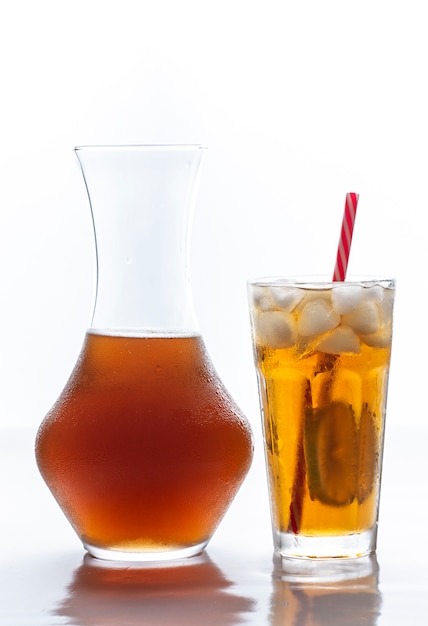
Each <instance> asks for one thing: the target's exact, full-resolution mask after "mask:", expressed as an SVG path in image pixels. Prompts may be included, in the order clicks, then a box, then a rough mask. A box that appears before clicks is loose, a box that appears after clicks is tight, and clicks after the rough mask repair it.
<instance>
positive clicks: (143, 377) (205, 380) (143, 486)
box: [36, 147, 252, 560]
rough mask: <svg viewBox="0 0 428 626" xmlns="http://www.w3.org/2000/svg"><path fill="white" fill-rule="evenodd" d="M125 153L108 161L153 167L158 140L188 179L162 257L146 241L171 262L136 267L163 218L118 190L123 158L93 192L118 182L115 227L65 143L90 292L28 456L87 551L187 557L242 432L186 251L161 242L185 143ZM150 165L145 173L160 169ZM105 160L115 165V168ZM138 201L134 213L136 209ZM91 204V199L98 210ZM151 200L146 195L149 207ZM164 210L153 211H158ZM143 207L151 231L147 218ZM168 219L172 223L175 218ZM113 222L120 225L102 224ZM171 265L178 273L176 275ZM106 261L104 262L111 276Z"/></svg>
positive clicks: (246, 449)
mask: <svg viewBox="0 0 428 626" xmlns="http://www.w3.org/2000/svg"><path fill="white" fill-rule="evenodd" d="M85 150H86V151H89V153H90V155H89V156H90V159H89V160H91V159H93V160H94V163H95V164H98V160H99V159H98V158H95V159H94V154H93V153H92V150H91V149H85ZM98 150H100V151H101V152H102V155H101V156H102V159H101V160H103V159H105V155H106V152H107V157H109V159H110V160H111V157H114V158H113V161H115V159H116V156H117V152H118V149H117V148H116V149H115V148H108V149H106V148H105V149H101V148H99V149H96V151H98ZM130 151H131V156H129V154H128V153H129V150H125V149H124V148H122V149H120V150H119V152H121V154H120V155H119V156H120V157H121V158H120V159H119V160H120V161H121V162H122V161H123V158H122V157H123V156H126V160H128V163H127V164H125V165H126V167H127V166H128V165H129V159H131V161H132V160H137V161H138V164H139V165H138V167H136V168H135V170H134V174H135V173H136V172H138V171H140V176H141V177H143V178H144V175H145V174H146V170H145V168H142V163H141V158H140V157H141V153H143V157H144V158H143V161H144V160H147V158H148V157H150V162H151V163H152V157H153V152H154V161H155V162H156V163H157V165H158V168H161V165H162V163H163V161H164V158H165V155H166V157H167V158H171V154H170V153H171V152H172V153H173V159H172V160H173V161H174V162H175V161H177V160H178V162H179V164H182V165H183V168H182V169H181V178H183V177H187V178H186V180H185V181H184V182H183V181H182V182H181V183H180V184H181V191H184V192H185V198H186V201H184V202H182V205H183V206H182V208H181V215H184V214H185V217H184V218H183V219H184V222H183V220H181V219H180V220H178V222H177V218H176V217H173V221H175V226H174V230H175V232H174V233H171V232H169V234H167V239H168V241H169V243H170V244H171V249H170V250H169V255H170V259H169V261H168V259H165V258H163V255H165V254H167V252H168V251H167V250H166V249H163V253H162V254H159V252H157V253H156V254H158V257H157V259H158V261H159V263H160V264H161V265H162V269H163V271H167V270H168V266H169V263H171V264H172V265H171V266H170V267H171V271H172V272H173V273H174V276H175V279H174V280H172V281H171V277H169V276H165V277H162V276H161V275H160V274H159V273H158V272H159V267H158V266H157V267H155V268H153V267H149V268H147V267H145V264H146V263H149V264H150V263H151V262H153V261H154V262H156V258H155V259H153V258H152V259H150V258H148V257H147V246H146V249H145V252H144V251H142V250H141V249H140V248H139V245H141V246H143V248H144V246H145V243H144V237H150V239H151V241H150V249H154V248H156V246H160V247H162V246H163V245H164V242H162V236H163V235H162V232H163V230H164V229H166V230H168V224H165V227H163V226H162V221H159V219H158V216H157V215H155V216H153V215H152V214H151V212H150V210H148V209H147V208H146V210H145V211H144V207H145V206H147V193H145V194H141V189H140V193H139V194H138V193H137V191H138V190H136V189H135V186H134V188H133V189H130V188H129V185H130V184H131V183H132V181H131V183H130V180H129V179H127V177H126V176H125V173H126V172H127V171H128V170H127V169H126V167H125V166H124V167H123V168H122V169H121V167H114V168H113V169H114V172H113V174H112V173H111V172H105V176H106V181H105V186H106V188H107V189H106V190H103V193H108V188H109V186H111V185H113V187H114V188H115V189H116V190H117V188H118V187H120V185H119V182H120V183H121V184H122V185H123V184H125V183H124V181H126V180H127V185H128V186H126V185H125V186H126V189H125V193H124V195H125V203H124V205H119V206H118V215H119V216H122V219H125V220H128V225H127V227H126V228H125V225H124V224H122V225H120V224H119V223H120V221H121V218H120V217H118V215H117V214H114V213H112V214H111V215H110V218H109V219H110V225H107V226H106V224H105V220H104V222H103V219H104V218H101V219H100V223H101V222H102V225H100V228H98V222H97V217H98V208H97V209H95V208H94V205H95V202H98V198H93V197H92V193H91V176H92V173H93V172H92V170H93V165H94V164H93V163H92V162H91V163H86V162H85V156H84V155H83V156H82V155H79V154H78V157H79V161H80V162H81V165H82V171H83V174H84V177H85V181H86V184H87V187H88V193H89V197H90V201H91V207H92V213H93V215H94V225H95V235H96V240H97V254H98V265H99V267H98V279H99V283H98V290H97V303H96V307H95V312H94V318H93V322H92V325H91V327H90V328H89V330H88V332H87V334H86V338H85V341H84V344H83V347H82V351H81V354H80V356H79V359H78V361H77V363H76V366H75V368H74V371H73V373H72V374H71V376H70V379H69V381H68V383H67V385H66V387H65V389H64V391H63V392H62V394H61V395H60V397H59V399H58V400H57V402H56V404H55V405H54V406H53V408H52V410H51V411H50V412H49V413H48V415H47V416H46V418H45V419H44V421H43V422H42V424H41V426H40V429H39V432H38V435H37V441H36V458H37V463H38V466H39V469H40V471H41V474H42V476H43V478H44V480H45V481H46V483H47V485H48V487H49V488H50V490H51V491H52V493H53V495H54V497H55V498H56V500H57V501H58V503H59V505H60V506H61V508H62V510H63V511H64V513H65V515H66V516H67V518H68V519H69V521H70V523H71V524H72V526H73V527H74V529H75V531H76V533H77V534H78V536H79V537H80V539H81V540H82V542H83V544H84V546H85V548H86V549H87V550H88V551H89V552H90V553H91V554H92V555H93V556H96V557H100V558H105V559H125V560H157V559H169V558H175V557H183V556H191V555H194V554H197V553H199V552H201V551H202V550H203V548H204V547H205V546H206V545H207V543H208V541H209V539H210V538H211V536H212V534H213V533H214V531H215V529H216V527H217V526H218V524H219V522H220V521H221V519H222V517H223V515H224V514H225V512H226V510H227V508H228V507H229V505H230V503H231V501H232V500H233V498H234V496H235V495H236V492H237V490H238V489H239V486H240V484H241V483H242V481H243V479H244V478H245V476H246V474H247V472H248V469H249V467H250V464H251V459H252V434H251V430H250V427H249V424H248V422H247V420H246V418H245V417H244V416H243V414H242V413H241V412H240V410H239V409H238V407H237V406H236V405H235V403H234V402H233V400H232V398H231V397H230V395H229V394H228V392H227V391H226V389H225V388H224V386H223V384H222V383H221V381H220V379H219V377H218V375H217V373H216V371H215V369H214V367H213V365H212V363H211V361H210V358H209V356H208V354H207V351H206V349H205V346H204V342H203V339H202V337H201V335H200V333H199V332H198V330H197V325H196V322H195V320H194V315H193V310H192V306H191V293H190V289H189V281H188V276H187V257H186V255H187V252H184V256H183V257H182V258H181V257H180V255H179V254H178V253H177V254H174V249H175V248H174V246H176V250H177V251H178V250H180V254H181V251H182V250H183V237H184V238H185V239H187V234H188V230H189V219H188V215H189V213H190V209H191V204H192V193H193V191H192V190H193V188H194V186H195V176H196V173H197V170H198V167H199V160H200V154H199V153H198V148H197V147H173V148H169V149H168V148H166V147H162V148H144V147H139V148H137V147H132V148H131V149H130ZM123 152H125V154H123ZM148 153H150V154H148ZM166 153H168V154H166ZM95 156H97V157H98V156H99V155H98V154H96V155H95ZM159 156H161V159H160V160H159ZM194 159H196V165H195V162H194ZM104 165H105V162H104ZM158 168H156V167H155V168H154V170H153V171H157V175H158V176H159V169H158ZM192 168H193V174H192V172H191V171H192ZM101 169H102V168H101ZM87 170H88V171H87ZM117 170H119V177H117V176H115V173H117ZM189 170H190V173H189ZM88 172H89V173H88ZM109 174H110V176H109ZM177 175H178V174H177ZM96 177H97V179H96V180H94V188H95V192H94V195H95V196H96V195H97V192H96V187H97V185H101V186H102V177H101V178H100V173H99V172H98V173H97V174H96ZM112 179H113V182H112ZM159 180H160V178H159ZM140 182H141V181H140ZM140 182H138V183H137V184H140ZM152 182H153V181H152ZM169 183H170V181H168V180H166V181H165V187H164V189H163V190H161V189H160V190H159V193H160V195H161V196H162V194H164V193H165V188H168V184H169ZM132 184H133V183H132ZM132 184H131V187H132ZM156 186H157V185H156ZM189 189H191V191H192V193H190V195H189ZM131 191H133V193H131ZM179 192H180V190H179ZM170 193H172V192H171V189H169V191H168V194H170ZM126 196H128V200H126ZM136 196H138V197H137V198H136ZM136 200H137V202H136ZM177 200H178V204H180V193H178V198H176V199H175V200H174V206H177V204H176V203H177ZM127 203H128V205H127ZM139 203H141V204H139ZM148 204H149V205H150V207H151V208H153V204H152V203H151V204H150V202H149V203H148ZM161 205H162V199H161ZM130 207H131V209H132V210H131V211H130ZM150 207H149V208H150ZM138 208H139V209H140V211H141V215H142V219H140V218H139V219H136V217H135V210H136V209H138ZM164 209H165V207H164ZM103 210H105V207H103V206H102V205H101V206H100V207H99V211H100V214H102V213H103ZM121 210H122V211H123V213H121ZM158 210H159V206H158V209H156V213H157V211H158ZM133 212H134V215H133V218H134V219H133V220H131V219H130V218H131V217H132V215H131V213H133ZM168 217H169V214H168V213H166V214H165V215H164V220H166V221H168ZM153 219H154V220H155V221H156V223H157V227H156V228H155V229H153V228H150V227H149V226H150V221H153ZM177 223H180V224H181V225H183V224H184V226H183V227H182V228H178V229H177ZM113 224H116V226H118V224H119V227H118V230H117V229H113V232H111V231H112V225H113ZM169 228H170V229H171V228H172V226H171V224H169ZM129 229H131V231H132V234H127V237H128V241H127V242H125V243H123V241H122V243H118V242H117V241H116V238H115V233H116V236H118V235H119V234H120V231H121V230H122V231H126V233H128V230H129ZM118 231H119V232H118ZM143 231H145V234H144V236H141V235H142V232H143ZM100 233H101V235H100ZM173 235H174V236H173ZM100 237H101V239H102V243H101V239H100ZM121 237H122V239H123V238H124V237H123V232H122V235H121ZM153 237H157V239H158V241H157V243H156V242H154V241H153ZM109 239H110V247H116V248H117V250H116V253H115V252H114V251H113V260H114V256H115V254H116V259H115V260H116V264H114V263H113V264H112V255H111V254H110V251H109V249H108V246H107V248H105V249H104V248H103V246H105V245H107V242H108V240H109ZM125 239H126V237H125ZM136 239H137V240H139V241H137V240H136ZM176 239H177V240H178V241H176ZM106 240H107V242H106ZM112 242H113V243H112ZM185 247H186V245H184V248H185ZM100 250H101V251H102V254H101V256H100ZM180 259H181V260H180ZM104 261H105V262H104ZM180 264H181V270H182V271H181V273H179V274H177V271H178V270H179V269H180ZM132 265H136V266H137V268H140V270H141V271H142V273H143V274H144V273H145V275H143V276H141V274H140V273H139V272H138V271H137V272H136V271H135V270H134V268H133V267H132ZM129 266H131V268H130V267H129ZM105 268H109V269H108V273H107V274H110V276H111V283H112V284H110V285H109V282H108V275H105V273H104V270H105ZM112 272H113V273H112ZM130 274H131V275H130ZM155 277H156V278H157V280H154V278H155ZM100 278H101V281H100ZM139 279H141V282H142V283H143V285H144V288H145V290H144V291H143V293H138V294H135V293H129V292H128V290H129V289H138V287H139V282H140V280H139ZM169 283H170V284H169ZM177 283H178V285H177ZM149 286H150V289H149ZM177 286H178V287H179V288H178V289H177ZM130 304H132V306H130ZM158 313H160V314H159V315H158Z"/></svg>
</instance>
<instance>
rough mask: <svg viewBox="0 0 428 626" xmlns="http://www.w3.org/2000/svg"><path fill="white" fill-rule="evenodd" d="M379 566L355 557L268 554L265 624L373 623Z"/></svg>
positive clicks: (377, 602)
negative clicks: (270, 571)
mask: <svg viewBox="0 0 428 626" xmlns="http://www.w3.org/2000/svg"><path fill="white" fill-rule="evenodd" d="M378 574H379V566H378V563H377V560H376V557H375V556H371V557H366V558H361V559H346V560H339V559H326V560H318V561H312V560H292V559H281V558H280V557H277V556H274V568H273V576H272V586H273V590H272V595H271V602H270V622H269V623H270V626H280V625H281V626H283V625H284V624H287V625H289V626H333V625H337V626H339V625H340V626H361V624H366V625H367V626H375V625H376V623H377V619H378V617H379V615H380V612H381V604H382V597H381V594H380V592H379V588H378Z"/></svg>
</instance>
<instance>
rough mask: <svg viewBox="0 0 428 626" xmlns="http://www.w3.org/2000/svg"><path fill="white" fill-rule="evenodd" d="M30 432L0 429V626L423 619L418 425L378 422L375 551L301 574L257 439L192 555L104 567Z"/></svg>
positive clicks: (425, 592) (425, 582)
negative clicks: (277, 546) (222, 511)
mask: <svg viewBox="0 0 428 626" xmlns="http://www.w3.org/2000/svg"><path fill="white" fill-rule="evenodd" d="M34 434H35V433H34V432H32V431H31V430H23V429H19V428H16V429H7V430H6V429H3V430H0V476H1V482H0V497H1V518H0V531H1V534H0V559H1V560H0V624H1V625H7V626H24V625H25V626H27V625H31V626H37V625H39V624H40V625H44V626H50V625H57V624H72V625H74V626H134V625H137V624H138V625H141V624H143V625H145V626H161V625H162V626H169V625H174V626H179V625H180V624H183V625H186V626H196V625H198V626H200V625H203V626H210V625H216V626H217V625H218V626H222V625H227V626H229V625H234V624H257V625H259V626H263V625H265V624H266V625H267V626H278V625H279V624H281V625H283V624H286V625H290V626H301V625H312V624H313V625H317V626H319V625H322V626H324V625H327V624H328V625H329V626H335V625H341V626H346V625H355V626H357V625H360V624H361V625H362V624H364V625H367V626H395V625H396V624H397V625H398V624H400V625H401V624H406V623H407V624H408V625H409V626H417V625H422V624H424V625H426V624H427V623H428V617H427V615H428V566H427V554H428V539H427V531H426V511H427V507H426V502H427V497H428V487H427V482H426V474H427V472H426V466H425V463H426V457H425V455H424V452H423V451H424V449H425V448H426V444H427V440H428V431H427V430H426V429H420V430H417V429H413V430H412V432H411V433H410V432H406V431H405V430H404V429H402V430H401V429H396V428H392V427H391V428H390V429H389V431H387V438H386V448H385V458H384V473H383V490H382V503H381V515H380V525H379V537H378V550H377V554H376V556H375V557H373V558H372V559H359V560H356V561H353V562H349V561H348V562H346V563H343V562H342V563H341V562H337V561H336V562H335V563H334V564H333V566H330V565H328V566H326V565H323V566H321V565H320V566H319V567H318V566H317V568H318V570H317V571H314V567H313V566H311V567H312V569H311V570H310V571H308V570H306V573H305V575H302V573H301V571H300V570H299V571H296V567H297V566H298V565H299V563H298V562H297V563H294V562H291V564H290V563H289V564H288V566H286V567H284V564H281V563H279V562H277V560H276V559H274V558H273V550H272V542H271V535H270V522H269V513H268V509H267V495H266V485H265V479H264V467H263V458H262V452H261V451H260V450H256V457H255V461H254V464H253V467H252V469H251V471H250V474H249V475H248V478H247V480H246V481H245V483H244V485H243V487H242V488H241V491H240V492H239V494H238V496H237V498H236V500H235V501H234V503H233V505H232V506H231V508H230V509H229V511H228V513H227V515H226V517H225V518H224V520H223V522H222V523H221V525H220V527H219V528H218V530H217V532H216V534H215V535H214V537H213V539H212V541H211V543H210V544H209V546H208V548H207V550H206V552H205V554H204V555H203V556H201V557H197V558H195V559H193V560H189V559H188V560H187V561H186V562H185V563H180V564H175V565H172V564H164V565H163V566H162V567H155V568H153V567H150V566H146V567H144V568H143V569H141V568H139V567H137V566H135V565H132V566H131V567H125V566H121V565H120V566H117V567H116V568H106V567H105V566H104V567H103V566H102V565H103V562H100V561H96V560H94V559H92V558H90V557H88V556H85V553H84V551H83V549H82V547H81V545H80V542H79V540H78V539H77V537H76V536H75V535H74V532H73V531H72V529H71V527H70V526H69V524H68V522H67V521H66V520H65V518H64V517H63V514H62V512H61V511H60V510H59V508H58V507H57V505H56V503H55V502H54V500H53V498H52V497H51V495H50V493H49V491H48V490H47V488H46V487H45V485H44V483H43V481H42V480H41V478H40V476H39V474H38V470H37V468H36V465H35V462H34V455H33V441H34ZM300 569H301V567H300ZM315 574H317V576H318V578H320V580H318V581H314V576H315Z"/></svg>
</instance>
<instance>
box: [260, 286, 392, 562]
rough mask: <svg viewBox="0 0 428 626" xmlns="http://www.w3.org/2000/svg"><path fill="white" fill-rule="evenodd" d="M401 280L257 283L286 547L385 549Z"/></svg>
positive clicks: (263, 397)
mask: <svg viewBox="0 0 428 626" xmlns="http://www.w3.org/2000/svg"><path fill="white" fill-rule="evenodd" d="M394 294H395V284H394V281H393V280H389V279H388V280H383V279H382V280H377V279H373V280H371V279H370V280H369V279H367V280H366V279H364V280H352V279H350V280H348V281H346V282H335V283H331V282H328V281H325V282H324V281H320V280H319V279H314V280H308V279H302V280H286V279H266V280H256V281H251V282H250V283H249V302H250V310H251V324H252V333H253V346H254V358H255V364H256V369H257V375H258V384H259V395H260V404H261V410H262V417H263V428H264V437H265V453H266V462H267V470H268V480H269V489H270V500H271V513H272V526H273V534H274V544H275V548H276V550H277V551H278V552H279V553H280V554H282V555H283V556H294V557H356V556H363V555H366V554H370V553H371V552H373V551H374V550H375V547H376V533H377V520H378V506H379V492H380V476H381V465H382V451H383V439H384V421H385V407H386V394H387V384H388V373H389V365H390V356H391V338H392V314H393V302H394Z"/></svg>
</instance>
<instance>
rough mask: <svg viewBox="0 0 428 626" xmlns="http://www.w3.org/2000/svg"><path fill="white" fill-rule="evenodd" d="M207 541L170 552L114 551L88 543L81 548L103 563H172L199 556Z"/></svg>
mask: <svg viewBox="0 0 428 626" xmlns="http://www.w3.org/2000/svg"><path fill="white" fill-rule="evenodd" d="M207 544H208V541H204V542H202V543H198V544H196V545H194V546H188V547H186V548H177V549H175V550H174V549H171V550H168V549H167V550H141V551H135V552H133V551H132V550H129V551H128V550H116V549H115V548H99V547H97V546H91V545H90V544H89V543H85V542H84V543H83V547H84V548H85V550H87V552H89V554H90V555H91V556H93V557H95V558H96V559H102V560H104V561H125V562H126V561H132V562H134V563H136V562H141V563H143V562H144V563H148V562H158V561H172V560H175V559H185V558H189V557H192V556H197V555H198V554H201V552H203V551H204V550H205V548H206V546H207Z"/></svg>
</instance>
